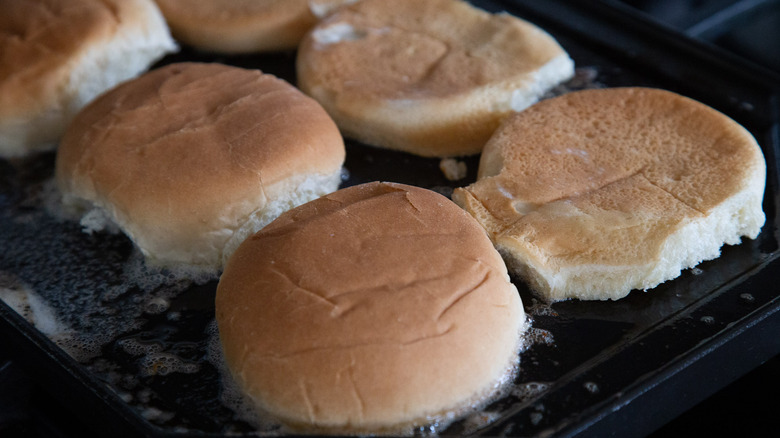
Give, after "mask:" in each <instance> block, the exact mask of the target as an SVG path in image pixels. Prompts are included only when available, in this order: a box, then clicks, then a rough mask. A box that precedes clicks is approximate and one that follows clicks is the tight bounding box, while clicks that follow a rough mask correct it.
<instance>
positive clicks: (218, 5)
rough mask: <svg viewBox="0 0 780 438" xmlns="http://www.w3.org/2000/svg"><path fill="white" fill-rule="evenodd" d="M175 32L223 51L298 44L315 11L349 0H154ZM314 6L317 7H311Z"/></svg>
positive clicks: (201, 46)
mask: <svg viewBox="0 0 780 438" xmlns="http://www.w3.org/2000/svg"><path fill="white" fill-rule="evenodd" d="M155 1H156V2H157V4H158V5H159V6H160V10H162V12H163V15H165V19H166V20H167V21H168V25H169V26H170V27H171V32H173V36H174V37H175V38H176V39H177V40H179V41H181V42H182V43H185V44H187V45H190V46H193V47H196V48H198V49H201V50H205V51H211V52H219V53H252V52H265V51H277V50H287V49H294V48H296V47H297V46H298V43H299V42H300V40H301V38H302V37H303V35H304V33H306V31H308V30H309V29H310V28H311V27H312V26H314V24H315V23H316V22H317V20H318V17H317V15H316V12H318V11H320V10H322V11H327V10H329V9H330V8H331V7H334V6H335V5H338V4H341V3H344V2H345V1H349V0H155ZM313 9H314V10H313Z"/></svg>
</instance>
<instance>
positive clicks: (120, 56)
mask: <svg viewBox="0 0 780 438" xmlns="http://www.w3.org/2000/svg"><path fill="white" fill-rule="evenodd" d="M68 1H71V0H68ZM86 3H90V2H86ZM94 3H97V4H99V2H94ZM93 7H94V6H93ZM105 7H108V8H110V9H111V11H112V14H115V19H116V20H118V23H117V25H116V26H115V27H114V31H113V32H111V33H108V34H106V33H100V34H99V36H98V37H93V38H91V39H87V40H85V41H83V42H82V44H81V45H80V47H78V48H77V50H75V51H74V52H73V53H72V54H69V59H68V60H67V61H66V62H65V63H64V65H61V66H58V67H56V68H57V71H56V72H52V74H51V75H45V76H44V80H45V81H52V82H49V83H39V82H38V81H37V80H33V81H29V82H25V81H24V80H23V81H22V82H21V83H19V86H22V87H26V88H27V89H29V90H30V94H34V93H35V91H34V90H36V89H40V88H43V89H48V88H52V89H54V90H56V91H55V92H54V93H49V94H45V95H43V96H42V98H41V100H38V101H34V102H30V101H25V100H20V101H17V102H8V103H6V102H4V105H11V106H13V107H12V108H5V109H2V110H0V157H6V158H11V157H21V156H25V155H28V154H30V153H33V152H38V151H45V150H51V149H54V148H56V146H57V142H58V141H59V139H60V137H61V136H62V134H63V132H64V131H65V129H66V127H67V125H68V124H69V123H70V121H71V120H72V119H73V117H74V116H75V115H76V114H77V113H78V112H79V110H81V108H83V107H84V106H85V105H87V104H88V103H89V102H90V101H92V100H93V99H94V98H95V97H97V96H98V95H99V94H101V93H103V92H104V91H106V90H108V89H110V88H111V87H113V86H115V85H117V84H119V83H121V82H123V81H125V80H128V79H131V78H133V77H135V76H137V75H138V74H140V73H142V72H144V71H145V70H146V69H148V68H149V66H150V65H152V64H153V63H154V62H156V61H157V60H159V59H160V58H162V57H163V56H164V55H166V54H168V53H171V52H174V51H176V50H177V49H178V47H177V45H176V43H175V42H174V41H173V39H172V38H171V36H170V33H169V32H168V27H167V25H166V24H165V21H164V20H163V17H162V15H161V14H160V11H159V10H158V9H157V6H156V5H155V3H154V2H153V1H152V0H111V1H108V2H106V3H105ZM78 24H79V23H75V24H74V23H69V22H62V23H56V25H57V26H69V25H70V26H73V25H78ZM31 31H32V30H31ZM55 38H56V36H55ZM12 75H13V73H12ZM33 78H36V76H35V75H33Z"/></svg>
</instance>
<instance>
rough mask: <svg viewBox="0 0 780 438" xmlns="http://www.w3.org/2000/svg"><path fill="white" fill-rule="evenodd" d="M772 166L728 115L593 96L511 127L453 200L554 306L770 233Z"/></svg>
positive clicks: (601, 295) (684, 103)
mask: <svg viewBox="0 0 780 438" xmlns="http://www.w3.org/2000/svg"><path fill="white" fill-rule="evenodd" d="M765 178H766V164H765V162H764V157H763V155H762V153H761V150H760V149H759V147H758V145H757V144H756V141H755V139H754V138H753V137H752V136H751V135H750V133H749V132H748V131H746V130H745V129H744V128H743V127H741V126H740V125H739V124H737V123H736V122H734V121H733V120H731V119H730V118H728V117H726V116H725V115H723V114H721V113H719V112H717V111H715V110H714V109H712V108H710V107H708V106H705V105H703V104H701V103H699V102H696V101H694V100H691V99H688V98H686V97H683V96H680V95H677V94H674V93H671V92H668V91H663V90H656V89H646V88H614V89H602V90H589V91H580V92H575V93H570V94H567V95H563V96H561V97H558V98H554V99H550V100H548V101H543V102H540V103H538V104H536V105H534V106H533V107H531V108H529V109H527V110H526V111H523V112H522V113H519V114H517V115H514V116H512V117H511V118H510V119H508V120H507V121H506V122H505V123H504V124H503V125H502V126H501V128H499V130H498V131H497V132H496V134H495V136H493V138H491V140H490V142H489V143H488V145H487V146H486V147H485V150H484V152H483V156H482V159H481V161H480V168H479V175H478V180H477V182H476V183H474V184H472V185H470V186H468V187H466V188H464V189H456V191H455V193H454V194H453V199H454V200H455V201H456V202H457V203H458V204H460V205H461V206H463V207H464V208H465V209H466V210H468V211H469V212H470V213H471V214H472V215H473V216H474V217H476V218H477V219H478V220H479V222H480V223H482V225H484V226H485V228H486V229H487V230H488V232H489V234H490V235H491V237H492V239H493V242H494V243H495V244H496V246H497V247H498V249H499V250H500V251H501V252H502V253H503V254H505V256H506V257H507V259H508V260H509V264H510V267H511V268H512V270H514V271H515V272H516V273H517V274H519V275H521V276H523V277H524V278H525V279H526V280H527V281H528V282H529V283H530V284H531V286H532V287H533V288H534V289H535V290H536V291H537V292H538V293H539V294H541V295H542V296H543V297H545V298H546V299H548V300H549V301H559V300H564V299H568V298H580V299H589V300H605V299H618V298H621V297H623V296H625V295H627V294H628V293H629V292H630V291H631V290H632V289H644V290H647V289H649V288H652V287H655V286H656V285H658V284H659V283H661V282H663V281H666V280H669V279H672V278H675V277H677V276H679V275H680V271H681V270H682V269H686V268H690V267H693V266H695V265H696V264H698V263H699V262H701V261H703V260H709V259H713V258H716V257H718V256H719V255H720V248H721V246H722V245H723V244H724V243H727V244H731V245H733V244H737V243H739V242H740V238H741V236H747V237H750V238H755V237H756V236H757V235H758V233H759V231H760V228H761V226H762V225H763V223H764V213H763V211H762V209H761V203H762V199H763V193H764V184H765Z"/></svg>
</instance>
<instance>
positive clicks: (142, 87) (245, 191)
mask: <svg viewBox="0 0 780 438" xmlns="http://www.w3.org/2000/svg"><path fill="white" fill-rule="evenodd" d="M343 161H344V143H343V141H342V138H341V135H340V134H339V132H338V128H336V125H335V124H334V123H333V121H332V120H331V119H330V117H328V115H327V113H325V111H324V110H323V109H322V108H321V107H320V106H319V105H318V104H317V102H315V101H314V100H312V99H311V98H309V97H307V96H305V95H304V94H303V93H301V92H299V91H298V90H297V89H295V88H294V87H293V86H291V85H290V84H288V83H286V82H284V81H282V80H280V79H277V78H275V77H273V76H271V75H265V74H263V73H261V72H260V71H257V70H244V69H241V68H237V67H228V66H225V65H220V64H196V63H182V64H171V65H169V66H167V67H163V68H160V69H158V70H153V71H151V72H149V73H147V74H145V75H143V76H141V77H139V78H136V79H134V80H132V81H129V82H126V83H124V84H122V85H120V86H119V87H117V88H115V89H113V90H111V91H110V92H108V93H106V94H104V95H103V96H101V97H100V98H98V99H97V100H95V101H94V102H93V103H92V104H90V105H89V106H88V107H87V108H85V109H84V111H82V112H81V113H80V114H79V115H78V117H76V119H75V120H74V121H73V124H72V125H71V126H70V127H69V129H68V131H67V132H66V134H65V136H64V137H63V141H62V145H61V146H60V149H59V150H58V154H57V164H56V178H57V182H58V184H59V187H60V189H61V191H62V192H63V193H64V199H65V202H66V203H67V204H75V203H82V202H84V201H86V202H87V203H88V204H90V205H91V206H94V207H97V208H98V209H99V211H101V212H105V215H106V216H107V217H108V218H109V219H111V220H112V221H113V222H115V223H116V224H118V225H119V227H120V228H121V229H122V230H123V231H124V232H125V233H126V234H127V235H128V236H130V238H131V239H132V240H133V241H134V242H135V243H136V245H138V247H139V248H140V249H141V251H143V253H144V254H145V255H146V256H148V257H149V258H150V259H151V260H152V261H155V262H157V263H159V264H162V265H175V264H180V263H182V264H187V265H197V266H203V267H207V268H219V267H221V266H222V260H223V255H224V256H225V257H227V255H229V254H228V253H229V252H231V251H232V250H233V249H235V247H237V246H238V244H239V243H240V242H241V240H243V238H244V237H246V236H247V235H249V234H251V233H253V232H255V231H257V230H258V229H260V228H261V227H262V226H264V225H265V224H267V223H268V222H270V221H271V220H272V219H274V218H275V217H276V216H278V215H279V214H280V213H281V212H282V211H285V210H287V209H289V208H291V207H292V206H294V205H297V204H301V203H303V202H306V201H308V200H310V199H312V198H315V197H317V196H320V195H322V194H325V193H329V192H331V191H333V190H335V189H336V188H338V184H339V182H340V172H341V165H342V163H343ZM87 217H88V218H93V217H94V214H92V215H87Z"/></svg>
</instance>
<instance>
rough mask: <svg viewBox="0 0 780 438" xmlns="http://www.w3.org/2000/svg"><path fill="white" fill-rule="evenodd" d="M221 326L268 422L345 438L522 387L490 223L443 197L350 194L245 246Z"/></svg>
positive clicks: (512, 308) (515, 332)
mask: <svg viewBox="0 0 780 438" xmlns="http://www.w3.org/2000/svg"><path fill="white" fill-rule="evenodd" d="M216 318H217V323H218V326H219V336H220V340H221V342H222V346H223V349H224V353H225V360H226V363H227V365H228V367H229V369H230V371H231V372H232V375H233V376H234V377H235V379H236V381H237V382H238V384H239V385H240V386H241V387H242V388H243V390H244V391H245V392H246V393H247V394H248V396H249V397H251V399H252V400H254V402H255V403H256V404H257V406H258V407H259V408H260V410H261V411H263V412H265V413H270V414H272V415H274V416H275V417H277V418H279V419H281V420H282V421H283V422H285V423H286V424H287V425H288V426H290V427H292V428H294V429H295V430H303V431H307V432H316V433H339V434H358V433H360V434H363V433H399V431H400V430H402V429H404V428H411V427H413V426H418V425H422V424H427V423H430V422H434V421H436V420H440V419H444V418H445V417H447V414H448V413H449V414H450V415H453V414H454V415H457V414H458V413H459V412H460V413H462V412H461V411H462V410H463V409H468V407H469V406H470V405H472V404H474V403H479V402H482V401H484V399H485V398H486V397H489V396H490V395H491V394H493V393H494V392H495V391H496V390H497V389H498V387H499V386H500V383H502V381H507V380H510V378H511V377H513V372H512V370H513V369H514V368H515V364H516V362H517V358H518V348H519V345H520V334H521V332H522V330H523V329H524V328H525V314H524V312H523V307H522V303H521V301H520V296H519V295H518V293H517V290H516V289H515V287H514V285H512V283H510V282H509V277H508V274H507V271H506V267H505V265H504V262H503V260H502V259H501V257H500V256H499V255H498V253H497V252H496V251H495V249H494V248H493V246H492V245H491V243H490V240H489V239H488V238H487V236H486V235H485V231H484V230H483V229H482V228H481V227H480V226H479V224H477V223H476V221H474V220H473V219H472V218H471V217H469V216H468V214H466V213H465V212H463V210H461V209H459V208H458V207H457V206H456V205H455V204H453V203H452V202H451V201H450V200H448V199H447V198H445V197H443V196H441V195H439V194H437V193H435V192H432V191H429V190H425V189H421V188H416V187H411V186H405V185H399V184H387V183H368V184H364V185H360V186H353V187H350V188H347V189H342V190H339V191H337V192H335V193H332V194H330V195H327V196H325V197H322V198H320V199H318V200H315V201H313V202H310V203H308V204H305V205H302V206H300V207H298V208H296V209H294V210H291V211H288V212H287V213H285V214H283V215H282V216H280V217H279V218H278V219H277V220H276V221H274V222H272V223H271V224H270V225H268V226H267V227H266V228H264V229H263V230H261V231H260V232H259V233H257V234H255V235H254V236H252V237H250V238H249V239H247V240H245V241H244V243H243V244H242V245H241V246H240V247H239V249H238V250H237V251H236V252H235V253H234V254H233V256H232V257H231V258H230V260H229V261H228V264H227V266H226V268H225V271H224V273H223V275H222V277H221V278H220V282H219V286H218V288H217V297H216ZM493 395H494V394H493Z"/></svg>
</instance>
